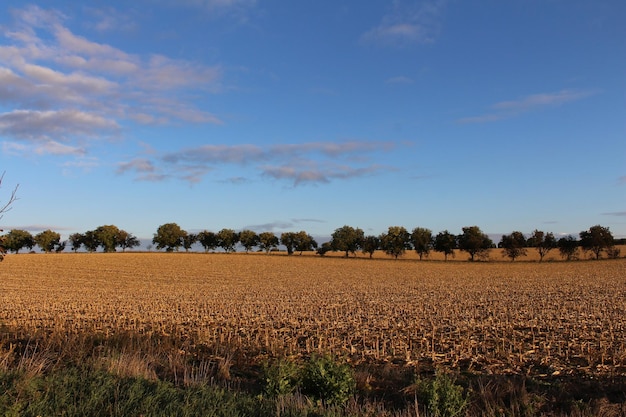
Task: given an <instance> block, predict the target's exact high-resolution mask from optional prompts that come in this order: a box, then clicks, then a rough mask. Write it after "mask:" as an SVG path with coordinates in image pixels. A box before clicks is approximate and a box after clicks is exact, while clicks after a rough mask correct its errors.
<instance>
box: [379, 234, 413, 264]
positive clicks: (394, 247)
mask: <svg viewBox="0 0 626 417" xmlns="http://www.w3.org/2000/svg"><path fill="white" fill-rule="evenodd" d="M410 239H411V235H410V234H409V232H408V231H407V230H406V229H405V228H404V227H402V226H390V227H389V228H388V229H387V233H383V234H382V235H381V236H380V247H381V249H382V250H384V251H385V253H386V254H387V255H390V256H393V257H394V258H395V259H398V257H399V256H400V255H402V254H404V252H406V250H407V249H410V248H411V243H410Z"/></svg>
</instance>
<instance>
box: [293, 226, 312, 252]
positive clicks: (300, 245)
mask: <svg viewBox="0 0 626 417" xmlns="http://www.w3.org/2000/svg"><path fill="white" fill-rule="evenodd" d="M294 238H295V241H294V249H295V250H297V251H298V252H300V255H302V252H304V251H311V250H314V249H317V242H316V241H315V239H313V237H312V236H311V235H310V234H308V233H307V232H305V231H304V230H301V231H299V232H298V233H296V234H295V236H294Z"/></svg>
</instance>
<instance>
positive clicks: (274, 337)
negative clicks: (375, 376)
mask: <svg viewBox="0 0 626 417" xmlns="http://www.w3.org/2000/svg"><path fill="white" fill-rule="evenodd" d="M378 258H379V259H378V260H366V259H342V258H335V257H333V258H319V257H312V256H301V257H300V256H297V255H296V256H293V257H286V256H266V255H262V254H249V255H245V254H230V255H225V254H209V255H205V254H183V253H179V254H164V253H143V254H139V253H124V254H122V253H117V254H50V255H41V254H38V255H13V256H9V257H7V258H6V259H5V261H4V262H3V263H2V265H0V323H4V324H5V325H6V326H8V327H9V328H20V329H27V330H32V331H51V332H55V333H57V334H59V333H61V334H67V335H68V336H71V335H76V334H81V333H101V334H104V335H106V334H114V333H117V332H120V331H132V332H137V333H140V334H146V335H150V334H158V335H162V334H166V335H171V336H173V337H175V338H177V339H178V340H186V341H189V343H190V344H193V345H206V346H210V347H211V348H212V349H213V351H214V352H219V351H223V352H227V353H228V355H231V354H232V355H234V356H233V357H232V358H231V357H227V356H224V357H223V358H221V360H222V361H223V362H229V361H230V360H231V359H232V360H241V358H242V357H245V360H247V361H250V362H254V361H259V360H262V359H263V358H267V357H268V356H278V355H289V356H307V355H309V354H311V353H313V352H318V351H320V352H332V353H335V354H338V355H343V356H346V357H348V358H349V360H351V361H352V362H353V363H363V362H369V363H373V362H376V363H382V362H385V361H389V362H392V361H393V362H396V363H403V364H411V365H415V366H425V367H435V366H438V365H445V366H447V367H452V368H457V369H461V370H463V371H465V372H475V373H486V374H521V375H567V374H576V375H580V374H584V375H604V376H613V375H625V374H626V316H625V313H624V311H626V281H625V279H626V278H625V277H626V259H617V260H604V261H584V262H547V263H541V264H540V263H536V262H534V263H529V262H525V263H524V262H520V263H517V262H516V263H504V262H502V263H500V262H496V263H461V262H448V263H444V262H413V261H393V260H386V259H384V260H383V258H382V256H378ZM218 359H219V358H218ZM0 360H1V357H0ZM116 361H117V362H115V361H109V362H107V363H106V365H105V366H106V367H108V368H110V369H123V368H127V367H129V366H132V363H134V362H142V358H141V357H136V356H132V355H128V356H120V357H118V358H116ZM129 364H130V365H129ZM223 372H224V373H227V372H228V365H226V366H225V369H224V371H223ZM145 374H146V376H149V375H148V374H149V371H148V370H145ZM225 378H226V376H225Z"/></svg>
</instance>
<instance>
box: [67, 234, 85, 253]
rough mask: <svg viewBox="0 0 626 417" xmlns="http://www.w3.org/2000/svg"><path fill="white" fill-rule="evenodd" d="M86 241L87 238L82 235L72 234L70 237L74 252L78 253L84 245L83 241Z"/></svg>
mask: <svg viewBox="0 0 626 417" xmlns="http://www.w3.org/2000/svg"><path fill="white" fill-rule="evenodd" d="M84 240H85V236H84V235H82V234H81V233H72V234H71V235H70V237H69V242H70V244H71V245H72V250H73V251H74V252H76V251H78V249H80V247H81V246H82V245H83V241H84Z"/></svg>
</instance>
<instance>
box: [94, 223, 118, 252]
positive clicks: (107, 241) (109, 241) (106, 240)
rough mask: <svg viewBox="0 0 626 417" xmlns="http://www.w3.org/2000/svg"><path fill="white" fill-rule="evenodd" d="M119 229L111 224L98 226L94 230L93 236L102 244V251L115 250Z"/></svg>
mask: <svg viewBox="0 0 626 417" xmlns="http://www.w3.org/2000/svg"><path fill="white" fill-rule="evenodd" d="M119 233H120V229H119V228H118V227H117V226H114V225H112V224H110V225H105V226H99V227H98V228H97V229H96V230H95V237H96V239H97V240H98V242H99V243H100V245H99V246H102V251H103V252H107V253H108V252H115V248H116V247H117V243H118V235H119Z"/></svg>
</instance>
